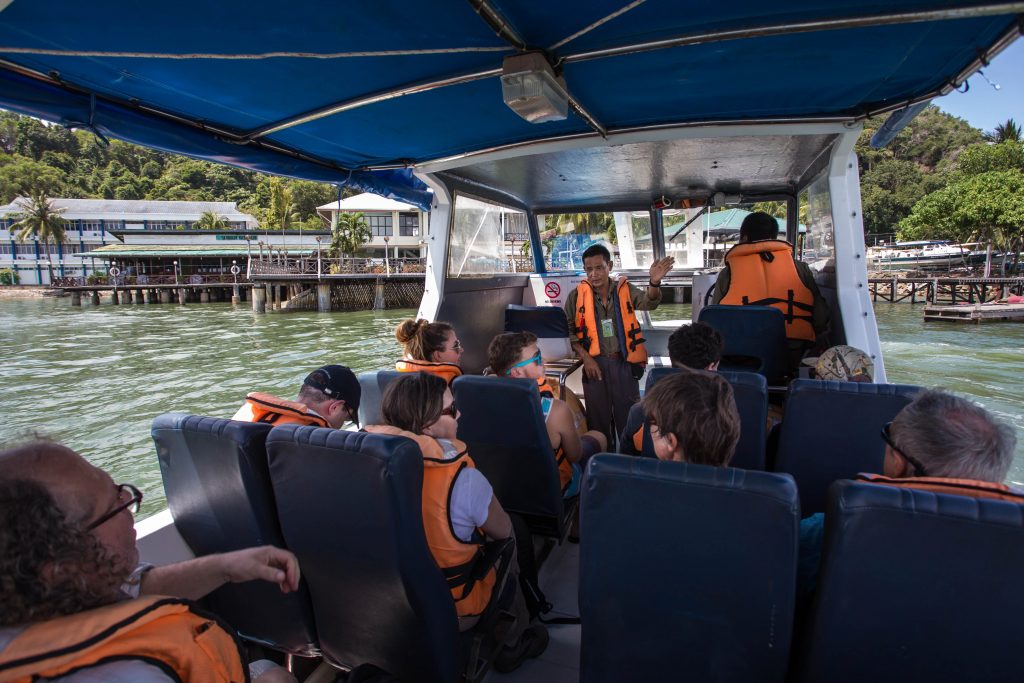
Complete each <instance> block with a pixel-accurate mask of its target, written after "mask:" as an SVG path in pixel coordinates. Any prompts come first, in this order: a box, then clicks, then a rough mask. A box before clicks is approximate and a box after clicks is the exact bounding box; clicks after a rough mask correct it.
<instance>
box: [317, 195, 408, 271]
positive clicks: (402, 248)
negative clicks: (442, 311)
mask: <svg viewBox="0 0 1024 683" xmlns="http://www.w3.org/2000/svg"><path fill="white" fill-rule="evenodd" d="M317 213H319V214H320V215H321V216H323V217H324V218H325V219H326V220H328V221H330V224H331V230H332V231H333V230H334V227H335V226H336V225H337V224H338V216H339V215H340V214H343V213H361V214H363V215H364V216H365V218H366V222H367V223H368V224H369V226H370V231H371V233H372V234H373V237H372V238H371V239H370V241H369V242H368V243H367V244H366V247H365V251H366V253H367V255H369V256H371V257H376V258H383V257H384V250H385V249H388V250H390V256H391V258H422V257H424V256H426V255H427V247H426V242H425V241H424V240H425V236H426V230H427V224H428V222H427V213H426V212H425V211H420V210H419V209H418V208H417V207H415V206H412V205H411V204H403V203H401V202H396V201H394V200H393V199H386V198H385V197H381V196H378V195H375V194H371V193H369V192H364V193H363V194H357V195H356V196H354V197H349V198H348V199H342V200H341V201H334V202H331V203H329V204H324V205H323V206H319V207H317Z"/></svg>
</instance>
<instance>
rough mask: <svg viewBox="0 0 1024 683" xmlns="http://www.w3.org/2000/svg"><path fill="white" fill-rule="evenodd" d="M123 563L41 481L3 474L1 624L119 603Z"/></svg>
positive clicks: (0, 500)
mask: <svg viewBox="0 0 1024 683" xmlns="http://www.w3.org/2000/svg"><path fill="white" fill-rule="evenodd" d="M122 565H123V562H122V561H118V560H117V558H114V557H112V556H111V554H110V553H109V552H108V551H107V550H106V549H105V548H104V547H103V545H102V544H101V543H100V542H99V540H97V539H96V537H94V536H93V535H92V534H91V533H89V532H88V531H85V529H84V527H83V525H82V524H80V523H77V522H74V521H72V520H70V519H68V518H67V516H66V515H65V513H64V512H63V511H62V510H61V508H60V507H59V506H58V505H57V502H56V501H55V500H54V498H53V496H52V495H51V494H50V492H49V491H48V490H47V489H46V487H45V486H43V485H42V484H41V483H39V482H37V481H35V480H32V479H26V478H0V626H14V625H18V624H26V623H32V622H37V621H43V620H46V619H50V618H53V617H57V616H62V615H65V614H75V613H78V612H81V611H84V610H87V609H91V608H94V607H99V606H101V605H105V604H109V603H111V602H115V601H116V600H117V599H118V596H119V595H120V592H119V588H120V586H121V584H122V583H123V582H124V580H125V576H126V572H125V570H124V567H123V566H122Z"/></svg>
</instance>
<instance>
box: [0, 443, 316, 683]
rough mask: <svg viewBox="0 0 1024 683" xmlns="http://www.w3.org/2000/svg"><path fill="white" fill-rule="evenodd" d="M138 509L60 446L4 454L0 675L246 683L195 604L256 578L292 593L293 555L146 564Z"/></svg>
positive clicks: (128, 492)
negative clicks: (224, 588) (139, 547)
mask: <svg viewBox="0 0 1024 683" xmlns="http://www.w3.org/2000/svg"><path fill="white" fill-rule="evenodd" d="M141 501H142V494H141V493H140V492H139V491H138V490H137V489H135V487H133V486H131V485H129V484H116V483H114V480H113V479H111V478H110V476H109V475H108V474H107V473H106V472H104V471H103V470H101V469H99V468H97V467H93V466H92V465H90V464H89V463H88V461H86V460H85V458H83V457H82V456H80V455H78V454H77V453H75V452H74V451H72V450H71V449H69V448H65V447H64V446H61V445H59V444H56V443H53V442H49V441H41V440H40V441H34V442H31V443H29V444H27V445H24V446H20V447H17V448H13V449H11V450H7V451H4V452H2V453H0V528H3V534H0V565H2V569H0V576H2V577H3V580H2V581H0V604H2V605H3V609H2V610H0V679H2V680H30V679H31V680H39V679H44V680H50V679H59V680H60V681H62V682H64V683H93V682H95V681H137V682H139V683H170V681H172V680H178V681H214V680H222V681H226V680H232V681H241V680H249V678H250V676H248V675H246V672H245V667H246V663H245V659H244V655H243V652H242V650H241V646H240V645H239V642H238V640H237V636H236V635H235V634H234V632H232V631H231V630H230V627H227V626H225V625H224V624H223V623H221V622H220V621H218V620H217V619H216V618H215V617H211V616H209V615H207V614H204V613H201V612H198V611H196V610H195V609H194V607H193V605H192V604H191V602H189V601H190V600H198V599H200V598H202V597H203V596H204V595H206V594H208V593H210V592H212V591H214V590H216V589H217V588H219V587H220V586H222V585H224V584H225V583H242V582H245V581H253V580H261V581H269V582H271V583H276V584H278V586H280V588H281V591H282V592H285V593H288V592H291V591H294V590H296V588H297V587H298V584H299V565H298V561H297V560H296V559H295V556H294V555H292V554H291V553H290V552H288V551H287V550H282V549H280V548H275V547H273V546H263V547H260V548H248V549H245V550H239V551H236V552H231V553H224V554H216V555H206V556H204V557H199V558H195V559H193V560H187V561H185V562H179V563H177V564H172V565H167V566H163V567H152V566H150V565H139V554H138V550H137V549H136V547H135V528H134V522H133V518H132V516H133V513H134V512H135V511H137V510H138V506H139V504H140V503H141ZM167 596H174V597H173V598H169V597H167ZM199 634H202V635H201V636H200V635H199ZM248 666H249V674H250V675H251V677H252V678H253V679H254V680H257V681H259V682H260V683H273V682H276V681H292V682H294V681H295V678H294V677H293V676H292V675H291V674H290V673H289V672H288V671H287V670H285V669H283V668H281V667H279V666H277V665H275V664H273V663H272V662H269V661H267V660H260V661H258V662H254V663H253V664H251V665H248Z"/></svg>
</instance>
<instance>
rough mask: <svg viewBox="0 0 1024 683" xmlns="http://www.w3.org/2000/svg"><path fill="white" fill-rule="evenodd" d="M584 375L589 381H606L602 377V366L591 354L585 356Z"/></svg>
mask: <svg viewBox="0 0 1024 683" xmlns="http://www.w3.org/2000/svg"><path fill="white" fill-rule="evenodd" d="M583 374H584V375H586V376H587V379H596V380H597V381H598V382H600V381H601V380H602V379H604V377H602V376H601V366H600V365H598V364H597V361H596V360H594V357H593V356H591V355H589V354H588V355H585V356H583Z"/></svg>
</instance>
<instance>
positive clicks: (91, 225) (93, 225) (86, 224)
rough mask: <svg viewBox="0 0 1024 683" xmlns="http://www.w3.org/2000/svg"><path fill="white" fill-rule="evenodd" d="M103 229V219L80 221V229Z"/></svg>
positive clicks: (96, 230) (95, 230)
mask: <svg viewBox="0 0 1024 683" xmlns="http://www.w3.org/2000/svg"><path fill="white" fill-rule="evenodd" d="M102 229H103V221H82V230H92V231H94V232H98V231H100V230H102Z"/></svg>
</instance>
